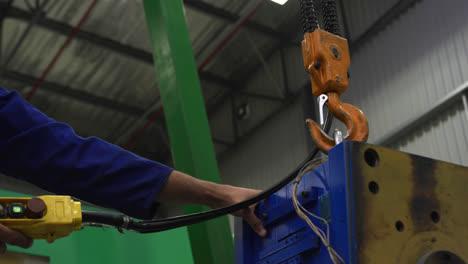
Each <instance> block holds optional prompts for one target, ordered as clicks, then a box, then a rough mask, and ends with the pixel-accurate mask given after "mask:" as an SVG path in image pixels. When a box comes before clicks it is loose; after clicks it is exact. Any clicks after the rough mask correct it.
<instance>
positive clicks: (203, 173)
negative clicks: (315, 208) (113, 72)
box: [144, 0, 234, 264]
mask: <svg viewBox="0 0 468 264" xmlns="http://www.w3.org/2000/svg"><path fill="white" fill-rule="evenodd" d="M144 8H145V13H146V18H147V23H148V28H149V33H150V38H151V43H152V49H153V56H154V61H155V66H156V72H157V75H158V81H159V87H160V89H161V101H162V104H163V107H164V115H165V117H166V122H167V127H168V131H169V140H170V143H171V148H172V155H173V160H174V164H175V168H176V169H177V170H180V171H183V172H186V173H188V174H190V175H192V176H195V177H197V178H199V179H203V180H208V181H212V182H217V183H219V182H220V178H219V172H218V166H217V162H216V157H215V153H214V148H213V143H212V141H211V136H210V129H209V124H208V119H207V115H206V110H205V107H204V103H203V97H202V93H201V89H200V81H199V79H198V75H197V70H196V65H195V59H194V56H193V52H192V46H191V42H190V38H189V33H188V29H187V24H186V21H185V16H184V10H183V5H182V0H144ZM207 209H208V208H206V207H203V206H186V207H185V212H186V213H196V212H200V211H203V210H207ZM188 232H189V236H190V242H191V246H192V253H193V257H194V262H195V263H198V264H202V263H203V264H210V263H216V264H218V263H233V262H234V249H233V241H232V236H231V233H230V230H229V223H228V219H227V217H221V218H217V219H214V220H212V221H208V222H205V223H200V224H197V225H192V226H190V227H189V228H188Z"/></svg>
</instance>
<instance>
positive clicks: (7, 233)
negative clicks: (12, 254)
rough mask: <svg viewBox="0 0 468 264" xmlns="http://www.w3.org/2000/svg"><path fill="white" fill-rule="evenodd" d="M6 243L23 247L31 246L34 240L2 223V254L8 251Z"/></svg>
mask: <svg viewBox="0 0 468 264" xmlns="http://www.w3.org/2000/svg"><path fill="white" fill-rule="evenodd" d="M6 244H9V245H13V246H18V247H22V248H30V247H31V246H32V244H33V240H32V239H31V238H29V237H27V236H25V235H23V234H21V233H20V232H18V231H16V230H13V229H10V228H8V227H6V226H4V225H2V224H0V255H3V254H4V253H5V252H6V249H7V247H6Z"/></svg>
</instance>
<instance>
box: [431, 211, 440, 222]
mask: <svg viewBox="0 0 468 264" xmlns="http://www.w3.org/2000/svg"><path fill="white" fill-rule="evenodd" d="M431 219H432V222H434V223H438V222H439V221H440V216H439V213H437V212H436V211H433V212H432V213H431Z"/></svg>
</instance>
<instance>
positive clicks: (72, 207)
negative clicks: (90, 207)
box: [0, 195, 82, 243]
mask: <svg viewBox="0 0 468 264" xmlns="http://www.w3.org/2000/svg"><path fill="white" fill-rule="evenodd" d="M38 198H40V199H42V200H43V201H44V202H45V204H46V207H47V208H46V211H45V213H44V216H43V217H42V218H39V219H30V218H20V219H13V218H5V219H0V223H1V224H3V225H5V226H8V227H9V228H11V229H15V230H18V231H20V232H21V233H23V234H25V235H27V236H29V237H31V238H33V239H45V240H47V242H49V243H52V242H54V241H55V240H56V239H59V238H62V237H66V236H68V235H69V234H70V233H71V232H73V231H75V230H81V228H82V227H81V203H80V202H75V201H73V200H72V199H71V197H70V196H55V195H44V196H38ZM29 199H31V198H0V202H1V203H4V204H6V205H9V204H11V203H22V204H24V205H26V204H27V202H28V200H29Z"/></svg>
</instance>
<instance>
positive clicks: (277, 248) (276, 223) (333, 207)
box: [235, 141, 356, 264]
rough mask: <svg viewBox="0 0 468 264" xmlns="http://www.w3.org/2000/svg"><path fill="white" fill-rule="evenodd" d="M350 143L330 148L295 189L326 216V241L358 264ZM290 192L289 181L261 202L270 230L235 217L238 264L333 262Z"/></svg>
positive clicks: (261, 214)
mask: <svg viewBox="0 0 468 264" xmlns="http://www.w3.org/2000/svg"><path fill="white" fill-rule="evenodd" d="M351 144H352V143H351V142H346V141H345V142H343V143H341V144H339V145H337V146H336V147H334V148H333V149H332V150H330V152H329V157H328V161H327V162H325V163H323V164H322V165H320V166H319V167H318V168H316V169H315V170H314V171H312V172H309V173H308V174H306V175H305V176H304V177H303V178H302V180H301V182H300V184H299V186H298V191H297V194H298V199H299V201H300V202H301V203H302V205H304V206H305V207H306V208H307V209H308V210H310V211H311V212H312V213H314V214H316V215H320V216H321V217H323V218H326V219H328V220H329V225H330V243H331V245H332V246H333V248H334V249H335V250H336V251H337V252H338V253H339V254H340V256H341V257H342V258H343V259H344V261H345V262H346V263H356V254H355V252H356V248H354V246H353V245H355V243H352V241H354V231H353V226H354V223H353V221H354V216H353V209H352V207H353V204H352V201H353V199H352V197H353V193H352V190H353V188H352V186H351V185H352V181H351V179H352V175H351V172H352V167H351V166H352V162H351V152H350V149H351ZM292 192H293V183H291V184H289V185H288V186H286V187H285V188H283V189H281V190H280V191H278V192H277V193H275V194H274V195H272V196H271V197H269V198H268V199H267V200H265V201H264V202H262V203H260V204H259V206H258V210H257V215H258V216H259V217H260V218H262V221H263V223H264V225H265V227H266V228H267V230H268V231H269V233H268V237H267V238H265V239H262V238H260V237H258V236H257V235H255V233H253V232H252V230H251V229H250V227H249V226H248V225H246V224H245V223H242V222H240V221H238V222H236V234H235V244H236V248H235V256H236V259H235V263H236V264H299V263H304V264H306V263H320V264H327V263H332V262H331V260H330V257H329V256H328V252H327V250H326V248H325V246H324V245H323V244H322V243H321V242H320V241H319V239H318V237H317V236H316V235H315V234H313V232H312V231H311V229H310V228H309V227H308V226H307V225H306V223H305V222H304V221H303V220H302V219H300V218H299V217H298V216H297V215H296V213H295V211H294V207H293V204H292ZM314 222H315V223H316V224H317V225H318V226H320V227H321V228H322V229H325V227H324V226H323V225H320V222H318V221H314Z"/></svg>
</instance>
